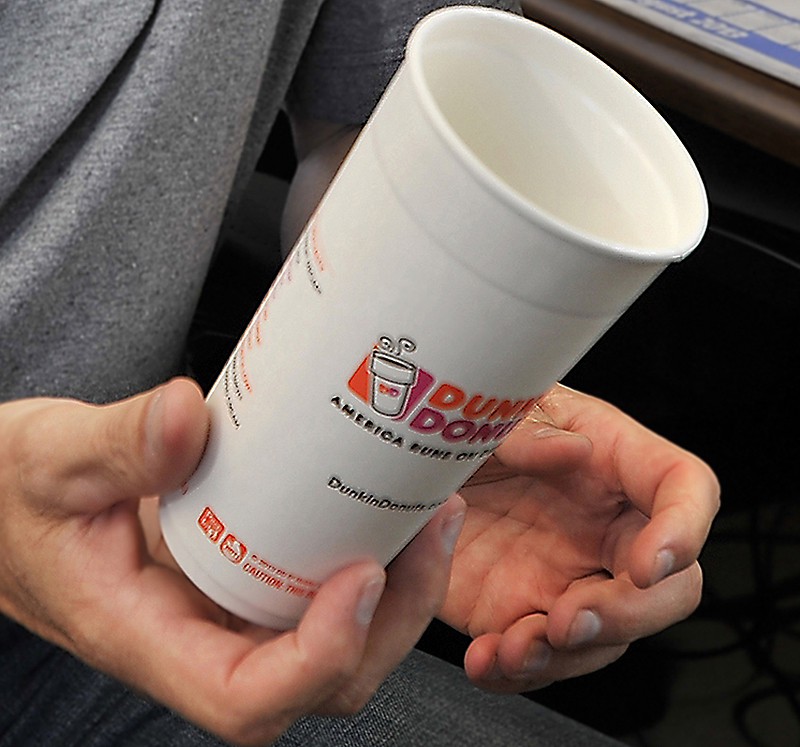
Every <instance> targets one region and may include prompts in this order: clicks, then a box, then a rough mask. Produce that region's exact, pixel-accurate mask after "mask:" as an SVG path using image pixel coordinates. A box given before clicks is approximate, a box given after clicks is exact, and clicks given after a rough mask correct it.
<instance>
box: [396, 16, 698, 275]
mask: <svg viewBox="0 0 800 747" xmlns="http://www.w3.org/2000/svg"><path fill="white" fill-rule="evenodd" d="M468 15H473V16H476V17H480V22H481V23H486V22H487V20H493V21H495V22H497V23H506V24H514V25H517V26H519V25H520V24H525V25H527V26H528V27H529V28H530V29H531V32H530V33H531V36H534V35H536V34H541V35H544V36H549V37H551V38H552V39H555V40H557V41H558V43H559V44H561V45H563V46H564V47H565V48H567V49H570V51H571V52H572V54H573V55H575V57H576V59H577V58H582V59H583V60H584V61H585V64H589V65H593V66H595V68H597V69H598V70H602V71H603V73H604V74H605V75H607V76H609V79H615V80H616V82H617V85H619V86H620V87H621V88H625V89H627V92H628V95H630V96H632V97H634V98H635V99H636V100H638V103H639V104H640V105H641V106H642V108H643V110H645V111H648V113H649V114H650V115H651V116H652V117H653V121H654V122H655V123H658V124H659V125H660V126H661V127H662V128H663V129H664V131H665V133H666V135H667V137H671V138H672V139H673V141H674V143H675V144H676V145H677V150H678V152H679V153H680V154H682V155H683V158H684V162H685V166H686V169H687V171H688V173H689V174H690V175H691V176H692V177H693V181H694V186H695V188H696V189H697V197H698V207H699V208H700V209H699V215H698V220H697V225H696V227H695V229H694V230H693V231H689V230H687V231H684V232H683V235H682V240H681V241H673V242H671V243H670V244H668V245H663V246H658V245H657V246H651V247H647V248H644V247H642V246H640V245H637V244H633V243H625V242H616V241H611V240H609V239H605V238H603V237H601V236H598V235H594V234H592V233H590V232H588V231H586V230H583V229H581V228H579V227H577V226H575V225H572V224H570V223H567V222H565V221H564V220H561V219H559V218H557V217H556V216H555V215H553V214H552V213H550V212H548V211H547V210H545V209H543V208H541V207H538V206H537V205H536V204H535V203H534V202H533V201H532V200H530V199H529V198H527V197H525V196H524V195H523V194H521V193H520V192H519V191H517V190H516V189H515V188H514V187H512V186H511V185H510V184H508V183H507V182H506V181H505V180H503V179H502V178H501V177H500V176H499V175H498V174H496V173H495V172H494V171H493V170H492V169H490V168H489V167H488V166H487V165H485V164H484V163H483V161H482V160H481V159H480V158H479V157H478V156H477V155H476V154H475V153H474V152H473V151H472V149H471V148H470V147H469V146H468V145H467V144H466V143H465V142H464V140H463V139H462V138H461V137H460V135H459V134H458V133H457V132H456V130H455V128H454V127H453V125H451V124H450V122H449V121H448V120H447V117H445V115H444V114H443V112H442V111H441V109H440V107H439V105H438V104H437V102H436V98H435V96H434V94H433V92H432V91H431V89H430V88H429V86H428V83H427V80H426V75H425V70H424V55H423V54H422V53H421V52H420V53H416V50H417V48H418V47H422V46H423V45H424V44H425V43H426V41H427V37H429V36H430V35H431V34H433V33H434V32H435V30H436V28H437V27H438V26H440V25H442V24H448V23H449V22H451V21H456V20H458V19H457V18H456V16H459V17H460V18H463V17H465V16H468ZM406 64H407V65H408V67H409V73H410V77H411V81H412V84H413V87H414V89H415V90H416V92H417V95H418V97H419V99H418V100H419V102H420V104H421V109H422V111H423V113H424V114H425V116H426V117H427V118H428V120H429V122H430V124H431V125H432V126H433V129H434V131H435V132H436V133H437V134H438V136H439V137H440V138H441V140H442V142H443V143H444V144H445V145H446V146H447V147H448V148H449V149H450V150H451V151H453V153H454V154H455V155H456V157H457V158H458V159H459V161H460V162H461V163H463V164H464V165H465V166H466V168H468V169H469V170H470V171H471V172H472V173H473V175H474V176H475V177H476V178H477V179H478V180H479V183H481V184H482V185H483V187H484V188H486V189H487V190H489V191H490V192H492V193H493V194H494V195H496V196H497V197H498V198H500V199H501V200H502V201H503V202H504V203H505V204H506V205H507V206H509V207H510V208H511V209H513V210H514V211H515V212H517V213H518V214H520V215H521V216H523V217H524V218H525V219H527V220H531V219H532V220H533V221H534V222H535V223H536V224H537V225H539V226H541V227H542V228H543V229H545V230H547V231H549V232H551V233H553V234H555V235H557V236H559V237H561V238H563V239H566V240H568V241H569V242H570V243H572V244H578V245H580V246H581V247H583V248H585V249H587V250H589V251H593V252H597V253H600V254H603V255H605V256H609V255H611V256H617V257H620V258H623V259H625V260H628V261H631V260H633V261H639V262H641V263H643V264H664V263H665V262H670V261H676V260H680V259H683V258H684V257H686V256H688V255H689V254H690V253H691V252H692V250H693V249H694V248H695V247H696V246H697V245H698V244H699V243H700V240H701V239H702V238H703V235H704V234H705V231H706V227H707V224H708V217H709V208H708V199H707V194H706V189H705V185H704V184H703V180H702V178H701V176H700V173H699V171H698V169H697V166H696V164H695V163H694V160H693V159H692V157H691V156H690V154H689V153H688V151H687V150H686V148H685V146H684V145H683V143H682V142H681V140H680V139H679V138H678V136H677V134H676V133H675V132H674V130H673V129H672V127H671V126H670V125H669V123H667V122H666V121H665V120H664V118H663V117H662V116H661V115H660V114H659V113H658V111H657V110H656V109H655V108H654V107H653V106H652V105H651V104H650V102H649V101H647V99H646V98H645V97H644V96H643V95H642V94H641V93H640V92H639V91H637V90H636V89H635V88H634V87H633V86H632V85H631V84H630V83H629V82H628V81H627V80H625V79H624V78H623V77H622V76H621V75H620V74H619V73H617V72H616V71H615V70H614V69H613V68H611V67H609V66H608V65H607V64H606V63H605V62H603V61H602V60H600V59H599V58H598V57H596V56H595V55H593V54H592V53H591V52H589V51H588V50H586V49H584V48H583V47H581V46H580V45H578V44H576V43H575V42H573V41H571V40H569V39H567V38H566V37H564V36H563V35H561V34H559V33H557V32H555V31H553V30H552V29H549V28H547V27H546V26H543V25H541V24H539V23H536V22H535V21H532V20H530V19H528V18H525V17H524V16H521V15H518V14H516V13H512V12H510V11H504V10H500V9H497V8H486V7H480V6H450V7H446V8H441V9H439V10H436V11H433V12H432V13H430V14H429V15H427V16H426V17H425V18H423V19H422V21H420V23H419V24H417V26H416V27H415V28H414V29H413V31H412V32H411V35H410V37H409V40H408V43H407V47H406Z"/></svg>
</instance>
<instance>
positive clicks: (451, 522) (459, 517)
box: [442, 509, 466, 555]
mask: <svg viewBox="0 0 800 747" xmlns="http://www.w3.org/2000/svg"><path fill="white" fill-rule="evenodd" d="M465 513H466V511H465V510H463V509H462V510H461V511H459V512H458V513H457V514H454V515H453V516H451V517H450V518H449V519H448V520H447V521H445V522H444V524H443V526H442V549H443V550H444V552H445V555H452V554H453V551H454V550H455V549H456V542H457V541H458V535H459V534H460V533H461V527H462V526H463V525H464V515H465Z"/></svg>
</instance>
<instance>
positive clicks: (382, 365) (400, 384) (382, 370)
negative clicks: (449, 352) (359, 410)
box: [369, 350, 417, 417]
mask: <svg viewBox="0 0 800 747" xmlns="http://www.w3.org/2000/svg"><path fill="white" fill-rule="evenodd" d="M369 370H370V373H371V374H372V388H371V391H372V398H371V402H370V405H371V406H372V409H373V410H375V412H377V413H378V414H380V415H386V416H387V417H394V416H396V415H399V414H400V413H401V412H403V408H404V407H405V404H406V401H407V400H408V395H409V392H410V391H411V387H412V386H413V385H414V382H415V381H416V379H417V367H416V366H415V365H414V364H413V363H410V362H409V361H406V360H403V359H402V358H400V357H399V356H397V355H393V354H392V353H387V352H386V351H383V350H373V351H372V354H371V355H370V360H369Z"/></svg>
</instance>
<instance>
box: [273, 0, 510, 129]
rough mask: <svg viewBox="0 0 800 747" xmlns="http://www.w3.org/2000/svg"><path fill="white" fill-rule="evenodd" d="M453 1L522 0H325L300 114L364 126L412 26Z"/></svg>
mask: <svg viewBox="0 0 800 747" xmlns="http://www.w3.org/2000/svg"><path fill="white" fill-rule="evenodd" d="M448 5H482V6H488V7H494V8H500V9H503V10H512V11H514V12H521V11H520V4H519V0H326V2H325V3H324V4H323V6H322V10H321V11H320V14H319V17H318V19H317V23H316V25H315V27H314V30H313V32H312V35H311V38H310V39H309V43H308V45H307V47H306V49H305V52H304V53H303V57H302V59H301V61H300V65H299V67H298V69H297V71H296V73H295V77H294V81H293V83H292V87H291V90H290V92H289V96H288V98H287V107H288V109H289V110H290V111H291V112H292V113H293V114H295V115H297V116H303V117H312V118H316V119H327V120H331V121H334V122H343V123H346V124H363V123H364V122H366V120H367V118H368V117H369V115H370V113H371V112H372V109H373V108H374V107H375V104H376V103H377V102H378V99H379V98H380V96H381V94H382V93H383V90H384V89H385V87H386V85H387V84H388V82H389V80H390V79H391V77H392V75H393V74H394V72H395V70H396V69H397V67H398V65H399V64H400V62H401V60H402V59H403V53H404V50H405V44H406V40H407V39H408V35H409V33H410V32H411V29H412V28H413V27H414V25H415V24H416V23H417V21H419V20H420V19H421V18H422V17H423V16H425V15H427V14H428V13H430V12H432V11H434V10H437V9H438V8H441V7H444V6H448Z"/></svg>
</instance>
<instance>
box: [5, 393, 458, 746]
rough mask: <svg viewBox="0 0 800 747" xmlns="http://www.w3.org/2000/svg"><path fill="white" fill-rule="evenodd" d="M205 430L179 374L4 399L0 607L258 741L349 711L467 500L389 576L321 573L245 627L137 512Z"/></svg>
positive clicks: (393, 646)
mask: <svg viewBox="0 0 800 747" xmlns="http://www.w3.org/2000/svg"><path fill="white" fill-rule="evenodd" d="M207 428H208V415H207V411H206V409H205V404H204V402H203V398H202V395H201V393H200V391H199V390H198V388H197V387H196V386H195V385H194V384H193V383H192V382H189V381H187V380H181V379H179V380H175V381H172V382H170V383H168V384H166V385H164V386H162V387H159V388H157V389H155V390H153V391H151V392H148V393H145V394H142V395H139V396H136V397H133V398H131V399H128V400H124V401H121V402H118V403H114V404H112V405H106V406H91V405H87V404H83V403H80V402H76V401H72V400H56V399H30V400H18V401H14V402H8V403H6V404H3V405H0V515H2V521H1V522H0V609H2V611H3V612H4V613H5V614H7V615H8V616H10V617H12V618H14V619H16V620H17V621H19V622H20V623H21V624H23V625H25V626H26V627H28V628H29V629H30V630H32V631H34V632H35V633H37V634H39V635H41V636H43V637H44V638H47V639H49V640H51V641H53V642H55V643H56V644H58V645H59V646H62V647H64V648H65V649H67V650H68V651H71V652H72V653H73V654H75V655H76V656H78V657H80V658H81V659H83V660H85V661H87V662H88V663H89V664H91V665H93V666H95V667H97V668H99V669H101V670H104V671H106V672H108V673H110V674H112V675H114V676H116V677H117V678H119V679H121V680H122V681H124V682H126V683H128V684H130V685H131V686H133V687H134V688H136V689H138V690H140V691H142V692H144V693H147V694H148V695H150V696H152V697H154V698H155V699H157V700H159V701H161V702H163V703H165V704H167V705H168V706H170V707H172V708H174V709H175V710H177V711H179V712H180V713H182V714H183V715H185V716H186V717H188V718H189V719H191V720H192V721H194V722H196V723H198V724H199V725H201V726H203V727H205V728H207V729H209V730H211V731H213V732H215V733H217V734H219V735H220V736H222V737H223V738H225V739H228V740H230V741H233V742H237V743H240V744H252V745H258V744H266V743H268V742H270V741H271V740H273V739H275V738H276V737H277V736H278V735H279V734H280V733H281V732H282V731H283V730H284V729H286V728H287V727H288V726H289V725H290V724H291V723H292V722H293V721H294V720H295V719H297V718H298V717H300V716H301V715H303V714H306V713H324V714H344V713H351V712H353V711H355V710H356V709H358V708H359V707H360V706H361V705H363V704H364V703H365V701H366V700H367V699H368V697H369V696H370V695H371V694H372V692H373V691H374V690H375V688H376V687H377V686H378V685H379V683H380V682H381V681H382V680H383V678H384V677H385V676H386V675H387V674H388V672H389V671H390V670H391V669H392V668H394V667H395V666H396V665H397V664H398V663H399V662H400V660H401V659H402V658H403V657H404V656H405V654H406V653H407V652H408V650H409V649H410V648H411V646H413V644H414V643H415V642H416V640H417V638H418V637H419V635H420V634H421V633H422V631H423V630H424V628H425V626H426V625H427V624H428V622H429V620H430V619H431V617H432V616H433V615H434V614H435V612H436V611H437V609H438V607H439V605H440V603H441V600H442V598H443V595H444V593H445V590H446V588H447V583H448V577H449V568H450V555H451V552H452V547H453V545H454V543H455V538H456V535H457V533H458V529H459V528H460V523H461V519H462V518H463V504H461V502H460V499H458V498H453V499H451V500H449V501H448V502H447V503H446V504H445V505H444V506H443V507H442V508H441V509H440V510H439V512H438V513H437V514H436V515H435V516H434V518H433V520H432V521H431V522H430V523H429V524H428V525H427V527H426V528H425V529H424V530H423V531H422V532H421V533H420V534H419V535H418V536H417V538H416V539H415V540H414V541H413V542H412V543H411V545H409V547H408V548H406V550H405V551H404V552H403V553H401V555H400V556H399V557H398V558H397V559H396V560H395V561H394V563H393V564H392V566H391V567H390V570H389V573H388V576H387V575H385V574H384V571H383V569H382V568H380V566H378V565H377V564H375V563H371V562H362V563H358V564H355V565H353V566H351V567H348V568H346V569H344V570H342V571H340V572H339V573H337V574H336V575H335V576H333V577H332V578H331V579H330V580H329V581H328V582H326V583H325V584H324V585H323V586H322V588H321V589H320V591H319V592H318V594H317V596H316V598H315V599H314V600H313V602H312V603H311V605H310V607H309V608H308V610H307V612H306V614H305V616H304V617H303V619H302V621H301V623H300V625H299V626H298V628H297V630H295V631H289V632H284V633H277V632H274V631H270V630H267V629H264V628H260V627H258V626H255V625H251V624H246V623H244V622H242V621H241V620H238V619H236V618H234V617H232V616H231V615H229V614H227V613H225V612H224V611H223V610H221V609H220V608H219V607H217V606H216V605H214V604H213V603H212V602H210V601H209V600H208V599H207V598H206V597H205V596H204V595H202V594H201V593H200V592H199V591H197V589H195V587H193V586H192V585H191V584H190V583H189V582H188V581H187V580H186V579H185V577H183V576H182V575H181V574H180V573H178V572H177V571H176V570H174V569H173V568H170V567H168V566H167V565H164V564H161V563H159V562H157V561H156V560H154V558H153V557H152V555H151V554H150V552H149V551H148V544H149V543H152V539H153V538H146V537H145V534H144V532H143V529H142V524H141V523H140V519H139V513H138V509H139V505H140V503H141V499H142V497H143V496H148V495H153V494H158V493H162V492H166V491H168V490H171V489H174V488H176V487H177V486H179V485H180V484H181V483H182V482H183V481H184V480H185V479H186V478H187V477H188V476H189V475H190V474H191V472H192V471H193V470H194V468H195V466H196V464H197V462H198V460H199V459H200V456H201V454H202V450H203V446H204V443H205V438H206V432H207ZM277 468H278V467H276V469H277ZM150 546H153V545H152V544H150Z"/></svg>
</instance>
